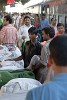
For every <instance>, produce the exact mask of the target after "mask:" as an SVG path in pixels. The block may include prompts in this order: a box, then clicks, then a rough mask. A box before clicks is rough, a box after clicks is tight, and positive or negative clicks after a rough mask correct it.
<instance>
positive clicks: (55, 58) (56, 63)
mask: <svg viewBox="0 0 67 100" xmlns="http://www.w3.org/2000/svg"><path fill="white" fill-rule="evenodd" d="M62 40H63V41H62ZM49 49H50V56H49V63H50V64H51V66H52V68H53V70H54V75H55V76H54V79H53V80H52V81H50V82H47V83H45V84H43V85H42V86H40V87H38V88H35V89H33V90H31V91H29V92H28V94H27V97H26V100H67V35H60V36H57V37H55V38H54V39H53V40H52V41H51V42H50V44H49Z"/></svg>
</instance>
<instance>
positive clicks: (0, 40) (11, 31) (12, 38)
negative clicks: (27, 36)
mask: <svg viewBox="0 0 67 100" xmlns="http://www.w3.org/2000/svg"><path fill="white" fill-rule="evenodd" d="M3 24H4V27H3V28H2V29H1V31H0V44H9V43H12V44H16V43H17V41H18V35H17V30H16V28H15V27H13V26H12V25H11V24H12V18H11V16H10V15H6V16H5V17H4V19H3Z"/></svg>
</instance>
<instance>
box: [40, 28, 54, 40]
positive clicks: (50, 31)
mask: <svg viewBox="0 0 67 100" xmlns="http://www.w3.org/2000/svg"><path fill="white" fill-rule="evenodd" d="M54 35H55V30H54V28H53V27H51V26H46V27H45V28H43V29H42V36H43V40H49V39H50V38H53V37H54Z"/></svg>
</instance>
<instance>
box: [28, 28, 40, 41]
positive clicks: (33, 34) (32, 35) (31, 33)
mask: <svg viewBox="0 0 67 100" xmlns="http://www.w3.org/2000/svg"><path fill="white" fill-rule="evenodd" d="M28 33H29V38H30V40H34V39H36V37H37V35H38V34H37V33H38V31H37V28H36V27H31V28H30V29H29V30H28Z"/></svg>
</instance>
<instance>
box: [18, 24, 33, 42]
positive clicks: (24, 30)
mask: <svg viewBox="0 0 67 100" xmlns="http://www.w3.org/2000/svg"><path fill="white" fill-rule="evenodd" d="M30 27H32V25H30V26H29V27H28V26H26V25H23V26H21V27H20V28H19V31H18V35H19V38H20V39H21V38H22V37H23V36H25V42H26V41H29V35H28V30H29V28H30Z"/></svg>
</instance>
